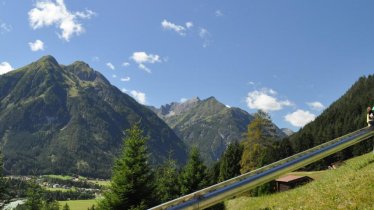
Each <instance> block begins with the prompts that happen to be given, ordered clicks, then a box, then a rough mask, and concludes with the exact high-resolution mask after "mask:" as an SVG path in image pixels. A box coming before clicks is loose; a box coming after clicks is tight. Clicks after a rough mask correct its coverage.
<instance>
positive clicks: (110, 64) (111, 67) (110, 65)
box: [106, 62, 116, 70]
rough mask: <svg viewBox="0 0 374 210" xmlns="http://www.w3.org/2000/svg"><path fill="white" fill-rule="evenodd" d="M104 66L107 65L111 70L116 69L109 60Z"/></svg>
mask: <svg viewBox="0 0 374 210" xmlns="http://www.w3.org/2000/svg"><path fill="white" fill-rule="evenodd" d="M106 66H108V68H110V69H112V70H115V69H116V67H115V66H114V65H113V64H112V63H111V62H108V63H106Z"/></svg>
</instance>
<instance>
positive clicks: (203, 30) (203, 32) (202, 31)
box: [199, 28, 209, 38]
mask: <svg viewBox="0 0 374 210" xmlns="http://www.w3.org/2000/svg"><path fill="white" fill-rule="evenodd" d="M208 34H209V31H208V30H207V29H206V28H200V31H199V36H200V38H205V37H206V36H208Z"/></svg>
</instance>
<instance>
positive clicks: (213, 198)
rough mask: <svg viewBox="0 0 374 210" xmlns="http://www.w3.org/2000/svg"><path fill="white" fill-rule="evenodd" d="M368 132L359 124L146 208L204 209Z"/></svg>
mask: <svg viewBox="0 0 374 210" xmlns="http://www.w3.org/2000/svg"><path fill="white" fill-rule="evenodd" d="M372 136H374V129H373V128H372V127H366V128H362V129H360V130H357V131H354V132H352V133H349V134H347V135H344V136H342V137H339V138H336V139H334V140H331V141H328V142H326V143H323V144H321V145H318V146H316V147H313V148H311V149H308V150H305V151H303V152H300V153H298V154H295V155H292V156H290V157H288V158H285V159H282V160H279V161H277V162H274V163H272V164H269V165H266V166H264V167H261V168H259V169H256V170H254V171H250V172H248V173H246V174H242V175H240V176H237V177H234V178H232V179H229V180H226V181H224V182H220V183H218V184H215V185H212V186H210V187H207V188H204V189H202V190H199V191H196V192H194V193H191V194H188V195H185V196H182V197H180V198H177V199H175V200H172V201H169V202H166V203H163V204H160V205H158V206H155V207H153V208H151V209H150V210H163V209H173V210H174V209H204V208H207V207H210V206H213V205H214V204H217V203H219V202H222V201H224V200H226V199H229V198H233V197H235V196H237V195H239V194H241V193H244V192H246V191H248V190H250V189H252V188H255V187H257V186H260V185H262V184H264V183H267V182H269V181H271V180H274V179H276V178H278V177H279V176H280V175H282V174H285V173H288V172H291V171H294V170H296V169H299V168H302V167H304V166H306V165H308V164H310V163H313V162H316V161H318V160H321V159H323V158H325V157H327V156H329V155H331V154H334V153H336V152H339V151H341V150H343V149H345V148H347V147H349V146H352V145H355V144H357V143H359V142H361V141H363V140H365V139H368V138H370V137H372Z"/></svg>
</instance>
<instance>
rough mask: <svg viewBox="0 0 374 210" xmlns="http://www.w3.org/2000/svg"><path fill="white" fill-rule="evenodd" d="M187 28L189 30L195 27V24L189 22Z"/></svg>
mask: <svg viewBox="0 0 374 210" xmlns="http://www.w3.org/2000/svg"><path fill="white" fill-rule="evenodd" d="M186 27H187V28H188V29H189V28H192V27H193V22H191V21H189V22H187V23H186Z"/></svg>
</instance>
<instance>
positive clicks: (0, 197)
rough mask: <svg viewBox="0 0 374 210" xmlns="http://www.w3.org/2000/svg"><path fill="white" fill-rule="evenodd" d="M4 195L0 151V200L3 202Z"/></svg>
mask: <svg viewBox="0 0 374 210" xmlns="http://www.w3.org/2000/svg"><path fill="white" fill-rule="evenodd" d="M5 195H6V186H5V179H4V173H3V155H2V153H1V150H0V200H4V199H5Z"/></svg>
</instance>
